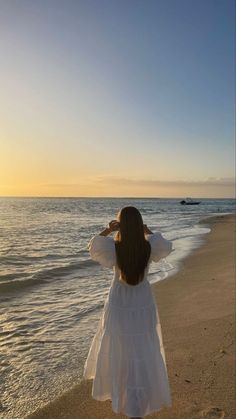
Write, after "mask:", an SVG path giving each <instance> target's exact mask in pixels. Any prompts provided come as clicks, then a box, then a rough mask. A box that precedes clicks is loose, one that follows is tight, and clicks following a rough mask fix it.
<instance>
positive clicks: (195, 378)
mask: <svg viewBox="0 0 236 419" xmlns="http://www.w3.org/2000/svg"><path fill="white" fill-rule="evenodd" d="M235 221H236V217H235V216H234V215H226V216H218V217H211V218H208V219H205V220H204V221H203V224H206V225H208V226H209V227H210V228H211V229H212V230H211V232H210V233H209V234H207V235H206V240H205V243H204V244H203V245H202V246H201V247H200V248H199V249H197V250H195V251H194V253H193V254H191V255H190V256H189V257H187V258H186V259H185V260H184V261H183V263H182V268H181V270H180V272H178V273H177V274H176V275H173V276H172V277H170V278H167V279H165V280H164V281H161V282H158V283H156V284H153V285H152V287H153V292H154V294H155V296H156V300H157V304H158V312H159V316H160V319H161V326H162V335H163V341H164V347H165V354H166V361H167V368H168V375H169V380H170V387H171V393H172V402H173V405H172V407H171V408H169V409H167V408H165V409H163V410H162V411H161V412H159V413H156V414H152V415H149V416H146V417H148V418H150V419H151V418H158V419H167V418H168V419H200V418H206V419H210V418H215V419H216V418H228V419H235V418H236V408H235V404H236V402H235V394H236V393H235V257H234V254H235V253H234V252H235V227H236V224H235ZM91 388H92V380H89V381H82V383H81V384H79V385H76V386H75V387H74V388H73V389H71V390H69V391H68V392H67V393H65V394H63V395H62V396H61V397H60V398H58V399H57V400H55V401H54V402H53V403H51V404H49V405H47V406H45V407H44V408H42V409H40V410H38V411H37V412H35V413H34V414H32V415H30V416H28V419H43V418H45V419H59V418H61V419H112V418H125V417H126V416H123V415H117V414H116V413H114V412H113V411H112V410H111V401H110V400H108V401H105V402H99V401H96V400H94V399H92V397H91Z"/></svg>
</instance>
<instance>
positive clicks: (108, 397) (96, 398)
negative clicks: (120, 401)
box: [92, 394, 172, 417]
mask: <svg viewBox="0 0 236 419" xmlns="http://www.w3.org/2000/svg"><path fill="white" fill-rule="evenodd" d="M92 398H93V399H94V400H97V401H100V402H105V401H107V400H110V401H111V403H112V398H111V395H110V394H107V395H104V396H100V397H99V396H93V395H92ZM170 407H172V403H171V402H170V403H168V402H167V403H165V404H162V405H161V406H159V407H156V408H151V409H149V410H146V411H145V413H143V414H139V416H147V415H150V414H151V413H154V412H160V411H161V410H162V409H164V408H170ZM112 410H113V412H115V413H118V414H119V413H121V414H123V415H126V416H130V417H135V416H137V415H136V413H135V414H134V413H131V412H127V411H125V410H124V409H116V408H115V407H113V406H112Z"/></svg>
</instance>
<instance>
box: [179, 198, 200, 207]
mask: <svg viewBox="0 0 236 419" xmlns="http://www.w3.org/2000/svg"><path fill="white" fill-rule="evenodd" d="M200 203H201V201H194V200H193V199H192V198H186V199H183V200H182V201H180V204H181V205H198V204H200Z"/></svg>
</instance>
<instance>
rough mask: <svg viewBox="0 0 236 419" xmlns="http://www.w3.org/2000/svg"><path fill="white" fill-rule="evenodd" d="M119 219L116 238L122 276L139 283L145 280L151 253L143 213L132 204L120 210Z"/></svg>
mask: <svg viewBox="0 0 236 419" xmlns="http://www.w3.org/2000/svg"><path fill="white" fill-rule="evenodd" d="M117 221H119V223H120V224H119V230H118V231H117V232H116V234H115V237H114V239H115V248H116V257H117V265H118V267H119V269H120V271H121V278H122V279H123V280H124V281H125V282H127V283H128V284H130V285H137V284H138V283H139V282H141V281H142V280H143V277H144V270H145V268H146V266H147V263H148V260H149V257H150V254H151V246H150V243H149V242H148V241H147V240H146V239H145V235H144V226H143V219H142V215H141V214H140V212H139V210H138V209H137V208H135V207H133V206H131V205H130V206H127V207H123V208H122V209H121V210H120V211H119V212H118V215H117Z"/></svg>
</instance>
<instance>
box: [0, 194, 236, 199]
mask: <svg viewBox="0 0 236 419" xmlns="http://www.w3.org/2000/svg"><path fill="white" fill-rule="evenodd" d="M0 198H55V199H57V198H67V199H71V198H73V199H76V198H83V199H85V198H87V199H96V198H98V199H99V198H101V199H184V198H183V196H178V197H170V196H169V197H168V196H167V197H164V196H61V195H58V196H47V195H0ZM185 198H190V197H185ZM191 199H236V197H226V198H222V197H217V196H216V197H201V196H198V197H194V198H192V197H191Z"/></svg>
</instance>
